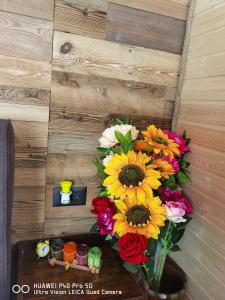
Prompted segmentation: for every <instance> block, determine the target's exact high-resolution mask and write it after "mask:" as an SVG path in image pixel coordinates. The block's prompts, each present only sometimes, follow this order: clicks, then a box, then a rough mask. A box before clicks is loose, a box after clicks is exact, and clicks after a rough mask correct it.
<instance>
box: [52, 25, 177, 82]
mask: <svg viewBox="0 0 225 300" xmlns="http://www.w3.org/2000/svg"><path fill="white" fill-rule="evenodd" d="M66 43H69V47H70V48H71V50H70V51H69V53H67V54H63V53H62V51H64V50H63V47H65V46H66V45H68V44H66ZM53 44H54V45H53V69H54V70H58V71H67V72H71V73H79V74H86V75H96V76H103V77H107V78H118V79H123V80H134V81H137V82H143V83H150V84H159V85H165V86H171V87H175V86H176V84H177V76H178V72H179V63H180V56H179V55H176V54H171V53H167V52H162V51H157V50H151V49H144V48H140V47H134V46H128V45H120V44H116V43H112V42H108V41H101V40H97V39H91V38H87V37H83V36H82V37H81V36H76V35H72V34H69V33H62V32H58V31H55V33H54V41H53ZM90 45H91V47H90Z"/></svg>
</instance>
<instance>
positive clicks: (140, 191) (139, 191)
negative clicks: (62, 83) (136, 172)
mask: <svg viewBox="0 0 225 300" xmlns="http://www.w3.org/2000/svg"><path fill="white" fill-rule="evenodd" d="M137 199H138V203H139V204H144V202H145V192H144V190H143V189H142V188H141V187H138V188H137Z"/></svg>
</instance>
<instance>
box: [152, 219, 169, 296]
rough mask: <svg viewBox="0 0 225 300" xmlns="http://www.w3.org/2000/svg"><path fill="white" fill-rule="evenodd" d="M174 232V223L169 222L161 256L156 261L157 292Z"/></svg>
mask: <svg viewBox="0 0 225 300" xmlns="http://www.w3.org/2000/svg"><path fill="white" fill-rule="evenodd" d="M172 230H173V226H172V222H169V225H168V228H167V231H166V234H165V237H164V238H162V240H161V248H160V251H159V256H158V257H157V260H156V264H157V265H156V271H155V274H154V285H155V291H157V292H159V289H160V283H161V279H162V274H163V270H164V265H165V260H166V256H167V254H168V252H169V243H170V240H171V232H172Z"/></svg>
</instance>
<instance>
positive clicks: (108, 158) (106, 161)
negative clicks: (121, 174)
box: [102, 152, 113, 166]
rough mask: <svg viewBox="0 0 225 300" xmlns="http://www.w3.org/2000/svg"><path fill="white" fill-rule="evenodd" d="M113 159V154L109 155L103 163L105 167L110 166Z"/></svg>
mask: <svg viewBox="0 0 225 300" xmlns="http://www.w3.org/2000/svg"><path fill="white" fill-rule="evenodd" d="M112 157H113V152H110V154H108V155H107V156H106V157H105V158H104V159H103V161H102V163H103V166H106V165H108V163H109V162H110V160H111V159H112Z"/></svg>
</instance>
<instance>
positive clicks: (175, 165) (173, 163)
mask: <svg viewBox="0 0 225 300" xmlns="http://www.w3.org/2000/svg"><path fill="white" fill-rule="evenodd" d="M164 159H165V160H166V161H168V163H169V164H171V166H172V167H173V169H174V171H175V173H178V172H179V171H180V165H179V162H178V161H177V160H176V158H174V159H170V158H169V156H165V157H164Z"/></svg>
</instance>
